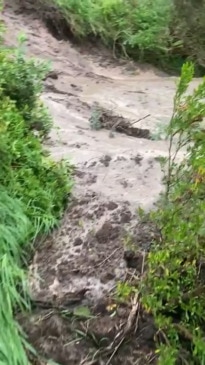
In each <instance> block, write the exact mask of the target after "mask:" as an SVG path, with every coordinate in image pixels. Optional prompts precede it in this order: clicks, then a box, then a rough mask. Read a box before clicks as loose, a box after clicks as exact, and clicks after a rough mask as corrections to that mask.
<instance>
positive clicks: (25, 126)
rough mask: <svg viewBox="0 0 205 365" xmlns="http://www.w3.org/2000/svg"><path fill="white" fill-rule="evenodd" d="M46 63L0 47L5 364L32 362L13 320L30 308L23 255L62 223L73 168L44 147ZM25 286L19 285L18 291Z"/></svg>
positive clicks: (1, 349) (0, 348) (0, 294)
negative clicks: (31, 243)
mask: <svg viewBox="0 0 205 365" xmlns="http://www.w3.org/2000/svg"><path fill="white" fill-rule="evenodd" d="M46 71H47V65H45V64H44V63H41V62H37V61H36V60H31V59H30V60H27V59H26V58H25V57H24V55H23V53H22V51H21V48H18V49H17V50H16V51H15V52H13V51H12V52H11V51H8V50H6V49H5V48H1V49H0V156H1V159H0V302H1V306H0V323H1V332H0V333H1V334H0V364H2V365H27V364H28V360H27V356H26V354H25V348H26V347H28V344H27V343H26V341H25V339H24V337H23V335H22V332H21V329H20V328H19V326H18V324H17V323H16V321H15V320H14V317H13V312H14V310H15V309H17V308H18V310H19V309H20V310H23V309H24V310H28V309H29V305H28V303H29V298H28V294H27V289H26V284H25V283H26V277H25V275H24V271H23V270H22V266H21V263H22V258H23V256H24V254H25V249H27V248H28V247H29V242H30V241H31V240H33V239H34V238H35V239H36V237H37V236H38V235H40V234H44V233H47V232H48V231H49V230H51V229H52V228H53V227H54V226H55V225H56V224H57V222H58V220H59V218H60V217H61V215H62V213H63V210H64V208H65V206H66V203H67V199H68V196H69V193H70V189H71V174H70V173H71V167H70V165H69V164H68V163H66V162H63V161H62V162H54V161H52V159H51V158H50V157H49V154H48V152H47V151H45V149H44V148H43V146H42V143H41V142H42V139H43V138H44V137H45V136H46V135H47V134H48V132H49V130H50V128H51V125H52V124H51V118H50V116H49V114H48V111H47V109H46V108H45V106H44V105H43V104H42V102H40V100H39V95H40V92H41V90H42V78H43V77H44V76H45V73H46ZM19 289H20V290H19Z"/></svg>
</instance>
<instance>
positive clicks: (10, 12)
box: [2, 0, 198, 365]
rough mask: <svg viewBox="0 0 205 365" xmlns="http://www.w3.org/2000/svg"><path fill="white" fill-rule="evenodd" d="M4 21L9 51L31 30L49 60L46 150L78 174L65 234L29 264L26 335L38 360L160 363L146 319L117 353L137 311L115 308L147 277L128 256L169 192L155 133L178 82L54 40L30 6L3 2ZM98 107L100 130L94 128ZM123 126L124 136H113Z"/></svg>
mask: <svg viewBox="0 0 205 365" xmlns="http://www.w3.org/2000/svg"><path fill="white" fill-rule="evenodd" d="M14 3H15V2H14ZM33 3H35V2H33ZM2 17H3V20H4V22H5V25H6V28H7V33H6V44H7V45H9V46H12V45H15V44H16V37H17V35H18V33H19V32H24V33H25V34H26V35H27V38H28V40H27V42H26V52H27V54H28V55H29V56H35V57H39V58H43V59H46V60H49V61H51V62H52V69H53V71H54V73H53V74H51V77H48V78H47V80H46V81H45V90H44V93H43V95H42V98H43V100H44V101H45V103H46V104H47V105H48V107H49V109H50V112H51V114H52V116H53V119H54V126H55V128H54V129H53V130H52V132H51V134H50V138H49V140H48V143H47V148H49V150H50V151H51V154H52V156H53V157H54V158H55V159H60V158H62V157H64V158H68V159H70V160H71V161H72V162H73V163H74V164H75V166H76V171H75V186H74V190H73V198H72V202H71V204H70V206H69V207H68V210H67V212H66V214H65V216H64V219H63V221H62V225H61V228H60V229H59V230H58V231H57V232H55V233H54V234H53V235H52V236H51V237H49V238H48V239H47V240H46V242H44V244H43V245H41V246H40V248H39V249H38V250H37V252H36V254H35V257H34V259H33V262H32V264H31V266H30V277H31V290H32V298H33V299H34V300H35V301H36V303H40V304H39V306H37V307H36V309H35V310H34V311H33V314H32V316H30V317H29V318H25V317H23V318H21V319H20V320H21V322H22V323H23V327H24V329H25V330H26V332H27V334H28V338H29V340H30V341H31V343H32V344H33V345H34V346H35V348H36V349H37V350H38V351H39V353H40V354H41V355H42V356H45V358H51V359H53V360H55V361H56V362H57V363H59V364H61V365H74V364H82V365H83V364H84V365H92V364H99V365H109V364H111V365H114V364H142V365H146V364H154V363H155V362H156V358H155V354H154V341H153V338H154V333H155V328H154V324H153V322H152V319H151V318H149V317H143V316H142V317H140V319H139V321H138V326H137V329H136V331H135V332H134V334H132V336H131V337H130V338H129V339H128V340H126V341H123V342H124V343H122V344H121V346H119V347H118V348H117V346H118V345H116V344H115V341H117V340H116V339H117V335H118V334H119V333H120V330H121V328H122V326H123V325H124V324H125V323H126V321H127V318H128V316H129V312H130V308H127V307H126V306H123V305H122V306H119V308H118V309H117V310H116V313H114V314H113V311H111V312H110V311H109V310H108V307H109V305H110V304H111V303H112V300H113V299H112V297H113V293H114V292H115V287H116V283H117V282H118V281H123V280H125V279H126V278H127V277H128V276H129V275H136V276H139V275H140V271H141V266H142V257H141V255H140V254H138V255H136V257H134V258H133V259H132V258H130V257H128V256H129V255H127V256H126V252H127V251H129V250H130V248H129V247H128V246H129V243H130V242H131V244H132V247H133V245H134V247H135V250H136V252H138V253H139V252H143V251H146V250H148V249H149V247H150V244H151V242H152V239H153V237H154V235H155V230H154V227H152V226H150V225H148V224H146V223H145V224H142V223H139V221H138V217H137V213H136V211H137V208H138V207H139V206H141V207H142V208H143V209H145V210H149V209H151V208H152V207H153V204H154V202H155V201H156V200H157V198H158V196H159V193H160V191H161V190H162V184H161V178H162V173H161V170H160V165H159V162H158V157H159V156H166V155H167V147H168V146H167V142H166V141H164V140H160V139H159V138H158V137H157V130H158V128H159V125H163V124H166V123H168V122H169V118H170V116H171V113H172V102H173V96H174V92H175V78H174V77H169V76H167V75H166V74H164V73H162V72H159V71H158V70H156V69H154V68H153V67H151V66H148V65H143V66H139V65H138V64H135V63H134V62H131V61H125V60H118V61H117V60H114V59H113V58H112V57H111V55H110V54H109V52H107V51H105V50H104V49H100V48H96V47H95V46H91V45H89V47H88V46H84V47H83V46H82V45H81V47H79V46H78V47H77V46H74V45H73V44H72V43H70V42H69V41H63V40H57V39H56V38H55V37H54V36H53V35H52V34H51V33H50V32H49V30H48V29H47V28H46V26H45V25H44V24H43V22H41V20H40V19H39V16H38V14H37V13H36V11H35V8H34V6H33V5H32V1H31V2H28V3H27V2H26V1H25V2H24V5H22V4H21V2H19V3H18V2H16V4H12V1H11V0H10V1H6V6H5V9H4V12H3V15H2ZM197 82H198V81H196V83H197ZM96 103H97V104H98V107H99V108H100V110H101V111H102V114H101V123H102V125H101V126H102V127H104V128H102V129H100V130H95V129H92V128H91V125H90V118H91V116H92V115H93V110H94V109H93V108H95V105H96ZM144 117H145V119H142V120H141V121H138V120H139V119H141V118H144ZM119 120H120V121H121V122H122V123H121V125H122V128H121V129H119V128H117V127H119V126H118V125H117V127H116V128H115V129H113V125H116V122H117V123H118V121H119ZM127 121H129V122H131V124H132V128H131V129H129V128H127ZM135 121H138V122H135ZM82 307H83V308H84V310H85V308H90V309H89V310H90V311H91V312H92V316H91V318H90V317H89V316H88V317H89V318H86V319H85V318H84V319H82V318H81V317H80V318H79V317H78V316H75V315H72V313H73V312H72V311H73V310H76V308H81V310H82ZM59 308H60V309H61V311H60V312H59ZM68 313H69V315H68ZM41 364H47V362H45V363H44V362H42V363H41Z"/></svg>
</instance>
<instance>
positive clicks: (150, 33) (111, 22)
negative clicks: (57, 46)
mask: <svg viewBox="0 0 205 365" xmlns="http://www.w3.org/2000/svg"><path fill="white" fill-rule="evenodd" d="M38 1H39V2H40V3H41V6H40V8H42V11H44V10H45V8H46V7H47V13H49V19H50V20H51V21H52V23H53V25H54V27H55V28H56V30H57V31H59V32H60V31H64V32H65V33H66V29H67V30H68V29H69V30H70V31H71V32H72V34H73V35H74V36H76V37H78V38H80V39H85V38H87V39H95V40H97V41H98V40H100V41H101V42H103V43H104V44H105V45H106V46H108V47H110V48H112V49H113V54H114V55H116V54H121V55H123V56H129V57H132V58H134V59H137V60H141V61H142V60H143V61H148V62H150V63H154V64H156V65H158V66H161V67H163V68H164V69H167V70H171V69H172V70H178V71H179V70H180V69H181V66H182V64H183V62H184V60H185V59H187V58H188V59H189V60H192V61H193V62H196V65H197V66H198V71H200V66H202V67H204V53H205V43H204V31H205V22H204V17H205V15H204V14H205V11H204V10H205V4H204V2H203V1H197V2H196V1H193V0H171V1H164V0H154V1H153V0H140V1H139V0H128V1H124V0H97V1H96V0H52V1H48V0H38ZM53 5H54V7H53ZM62 19H63V20H64V21H62ZM66 25H67V28H66ZM193 30H194V31H193ZM67 34H69V33H68V32H67Z"/></svg>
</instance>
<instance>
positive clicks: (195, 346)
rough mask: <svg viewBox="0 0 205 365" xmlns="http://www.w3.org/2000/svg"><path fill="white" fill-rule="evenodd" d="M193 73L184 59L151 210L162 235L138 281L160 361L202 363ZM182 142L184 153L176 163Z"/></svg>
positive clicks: (200, 187) (199, 97)
mask: <svg viewBox="0 0 205 365" xmlns="http://www.w3.org/2000/svg"><path fill="white" fill-rule="evenodd" d="M193 74H194V68H193V65H192V64H185V65H184V66H183V68H182V74H181V79H180V80H179V83H178V88H177V92H176V96H175V99H174V111H173V116H172V119H171V122H170V125H169V127H168V131H167V134H168V138H169V142H170V148H169V158H168V159H167V161H164V163H166V166H165V167H166V168H165V170H166V169H167V173H166V176H165V186H166V194H165V196H164V197H163V199H162V200H161V202H160V204H159V208H158V210H157V211H156V212H154V213H152V214H151V218H152V219H154V221H155V222H156V223H157V226H158V227H159V229H160V232H161V241H160V242H156V244H154V246H153V248H152V251H151V252H150V253H149V255H148V271H147V274H146V277H145V279H144V281H143V285H142V303H143V306H144V308H145V309H146V310H147V311H148V312H151V313H152V314H153V315H154V317H155V321H156V324H157V326H158V328H159V331H158V333H157V336H156V339H157V341H158V344H159V347H158V349H159V362H158V363H159V364H160V365H175V364H178V363H179V364H184V365H186V364H189V365H191V364H193V365H197V364H201V365H202V364H205V346H204V336H205V331H204V328H205V327H204V324H205V276H204V275H205V274H204V273H205V271H204V268H205V264H204V262H205V261H204V259H205V220H204V212H205V199H204V197H205V167H204V166H205V139H204V129H203V122H202V121H203V118H204V117H205V102H204V98H205V79H204V80H203V81H202V82H201V84H200V85H199V86H198V87H197V88H196V89H195V90H194V91H193V93H192V94H190V95H189V94H188V95H187V88H188V86H189V83H190V81H191V80H192V78H193ZM185 93H186V94H185ZM182 148H185V149H186V151H187V153H186V157H185V159H183V160H182V161H181V162H180V163H177V162H176V159H177V156H178V153H179V152H180V151H181V150H182ZM176 360H178V362H176Z"/></svg>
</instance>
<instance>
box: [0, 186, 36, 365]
mask: <svg viewBox="0 0 205 365" xmlns="http://www.w3.org/2000/svg"><path fill="white" fill-rule="evenodd" d="M31 228H32V227H31V222H30V221H29V219H28V218H27V217H26V215H25V214H24V213H23V207H22V205H21V204H20V202H19V201H18V200H15V199H13V198H11V197H9V195H8V194H7V192H6V190H5V189H4V188H3V187H2V186H0V324H1V331H0V364H1V365H27V364H28V360H27V357H26V354H25V351H24V344H23V342H22V338H21V336H20V335H22V334H21V330H20V328H19V326H18V324H17V322H16V321H15V320H14V318H13V311H14V309H15V308H16V307H19V308H21V309H22V310H25V309H27V310H28V308H29V304H28V303H29V301H28V297H27V290H26V277H25V273H24V271H23V269H21V258H22V251H23V250H24V249H25V248H26V247H25V245H27V244H29V235H30V232H31ZM19 287H21V293H20V292H19V291H18V289H17V288H19Z"/></svg>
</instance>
